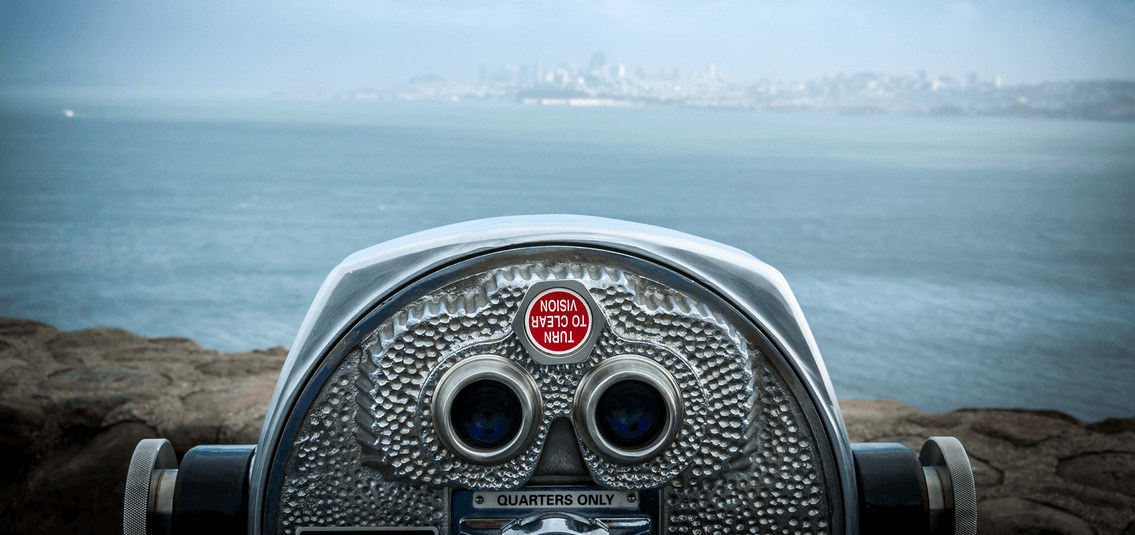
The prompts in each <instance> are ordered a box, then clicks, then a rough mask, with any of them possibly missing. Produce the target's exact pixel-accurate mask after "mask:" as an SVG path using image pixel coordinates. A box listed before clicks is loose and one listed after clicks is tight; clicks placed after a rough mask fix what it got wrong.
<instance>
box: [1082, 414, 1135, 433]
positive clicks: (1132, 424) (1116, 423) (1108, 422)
mask: <svg viewBox="0 0 1135 535" xmlns="http://www.w3.org/2000/svg"><path fill="white" fill-rule="evenodd" d="M1084 427H1085V429H1087V430H1088V431H1095V432H1096V433H1108V434H1115V433H1135V417H1132V418H1105V419H1103V420H1100V421H1098V422H1092V423H1090V424H1088V425H1086V426H1084Z"/></svg>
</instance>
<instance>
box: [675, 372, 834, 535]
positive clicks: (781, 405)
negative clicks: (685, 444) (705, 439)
mask: <svg viewBox="0 0 1135 535" xmlns="http://www.w3.org/2000/svg"><path fill="white" fill-rule="evenodd" d="M760 367H761V368H762V369H761V370H760V372H758V374H759V375H760V377H761V385H760V393H759V396H760V413H759V415H758V417H757V429H758V434H757V441H756V442H755V444H756V446H757V447H756V449H753V450H751V451H749V452H748V454H747V455H745V456H743V457H742V458H740V459H738V461H737V463H736V466H735V468H736V470H734V471H730V472H726V473H724V474H722V476H721V477H718V478H714V479H712V480H709V481H705V482H702V483H699V484H697V485H692V486H687V487H684V488H672V489H668V491H667V493H666V498H665V501H666V513H667V514H666V529H665V531H663V533H672V534H683V533H692V534H698V533H730V534H734V533H736V534H742V533H745V534H758V533H791V534H804V533H811V534H822V533H833V532H834V531H833V526H832V525H831V524H832V523H831V521H830V519H831V516H830V515H831V512H830V509H829V507H828V504H827V503H826V500H827V499H828V495H827V489H826V488H825V487H826V482H825V478H824V474H823V473H822V471H821V469H820V463H818V462H817V461H818V458H819V455H820V451H819V450H818V448H817V447H816V444H815V440H816V437H815V436H814V435H813V434H812V433H811V432H810V431H809V429H808V428H807V425H806V424H805V419H804V414H803V411H802V410H801V407H800V405H799V403H798V402H797V401H796V400H795V399H794V398H793V396H792V395H791V393H790V392H789V390H788V388H787V385H785V383H784V379H782V378H781V377H779V376H778V375H777V373H776V372H775V371H774V370H773V369H772V368H771V367H770V366H769V363H768V361H767V360H763V362H762V363H761V364H760Z"/></svg>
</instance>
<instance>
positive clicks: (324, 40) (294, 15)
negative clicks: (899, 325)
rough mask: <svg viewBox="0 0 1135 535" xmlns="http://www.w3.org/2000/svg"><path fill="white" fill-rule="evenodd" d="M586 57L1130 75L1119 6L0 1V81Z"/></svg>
mask: <svg viewBox="0 0 1135 535" xmlns="http://www.w3.org/2000/svg"><path fill="white" fill-rule="evenodd" d="M471 4H476V5H471ZM662 4H665V6H663V5H662ZM738 4H742V5H738ZM595 51H603V52H604V53H605V54H606V56H607V58H608V61H609V62H611V63H625V64H626V65H627V66H628V67H629V68H630V69H631V70H635V69H638V68H639V67H640V66H641V67H646V68H647V69H649V70H651V71H657V70H658V69H661V68H674V67H682V68H685V69H701V70H705V69H707V68H708V66H709V64H711V63H712V64H716V65H717V66H718V68H719V69H721V70H723V71H724V72H725V73H726V74H727V75H728V76H730V77H731V78H733V79H736V80H740V81H751V80H756V79H760V78H766V77H767V78H779V79H807V78H815V77H820V76H824V75H829V74H837V73H840V72H844V73H853V72H859V71H877V72H884V73H889V74H909V75H913V74H915V73H917V72H918V71H919V70H920V69H925V70H926V71H927V72H929V73H930V74H931V75H940V74H948V75H952V76H956V77H964V76H965V75H966V74H968V73H970V72H976V73H978V74H979V75H980V76H981V77H982V78H985V79H990V78H992V77H993V76H995V75H1001V76H1002V77H1004V79H1005V80H1006V81H1007V82H1008V83H1031V82H1039V81H1045V80H1070V79H1099V78H1124V79H1135V2H1131V1H1114V0H1112V1H1091V0H1083V1H1047V0H1035V1H999V2H988V3H984V2H969V1H934V0H930V1H909V0H901V1H894V2H863V3H850V2H848V3H845V2H826V1H801V2H787V1H777V2H746V3H742V2H681V3H678V2H665V3H663V2H657V3H648V2H644V1H639V0H595V1H581V2H559V3H553V2H525V3H517V2H465V1H453V2H410V1H405V2H394V1H366V2H364V1H323V2H303V3H300V2H271V3H268V2H264V3H261V2H256V3H254V4H248V3H230V2H213V1H208V2H198V1H192V2H140V1H129V2H120V1H103V2H78V1H74V2H72V1H67V2H52V1H42V0H37V1H30V2H23V1H18V2H14V1H10V0H0V84H3V85H5V86H24V85H80V86H110V87H127V88H140V89H159V90H160V89H172V88H179V89H183V90H208V91H221V92H225V91H231V92H274V91H285V92H303V91H312V90H330V91H337V90H344V89H356V88H360V87H373V88H382V87H386V86H389V85H392V84H397V83H400V82H403V81H406V80H407V79H409V78H410V77H413V76H418V75H423V74H435V75H438V76H442V77H447V78H454V79H464V80H475V79H476V78H477V73H478V69H479V67H480V65H482V64H485V65H489V66H490V68H496V67H498V66H500V65H504V64H513V65H516V64H519V63H531V62H534V61H535V60H537V59H540V60H543V61H544V63H545V65H552V66H554V65H557V64H559V63H561V62H564V63H568V64H572V65H585V64H586V63H587V61H588V59H589V58H590V57H591V55H592V53H594V52H595Z"/></svg>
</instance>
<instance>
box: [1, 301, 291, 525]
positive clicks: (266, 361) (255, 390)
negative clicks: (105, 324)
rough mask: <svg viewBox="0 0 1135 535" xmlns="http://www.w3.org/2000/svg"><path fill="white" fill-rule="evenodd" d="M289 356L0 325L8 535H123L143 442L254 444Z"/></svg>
mask: <svg viewBox="0 0 1135 535" xmlns="http://www.w3.org/2000/svg"><path fill="white" fill-rule="evenodd" d="M286 354H287V351H285V350H283V349H282V348H274V349H271V350H266V351H255V352H249V353H231V354H221V353H217V352H216V351H210V350H207V349H204V348H202V347H200V346H199V345H197V344H196V343H194V342H192V341H190V340H185V339H177V338H142V337H138V336H134V335H132V334H130V333H128V332H126V331H122V330H119V329H86V330H81V331H74V332H60V331H58V330H56V329H55V328H53V327H51V326H49V325H45V324H42V323H38V322H34V321H27V320H16V319H3V318H0V363H2V364H0V366H2V368H0V373H2V377H0V429H4V432H3V433H0V455H3V456H4V457H3V459H4V462H3V463H0V466H2V467H3V468H0V532H3V533H116V532H121V515H122V493H123V486H124V484H125V476H126V467H127V466H128V465H129V461H130V456H131V454H132V453H133V451H134V446H136V445H137V443H138V441H139V440H141V439H143V438H149V437H158V436H161V437H166V438H169V439H170V440H171V442H172V443H173V444H174V446H175V448H176V449H177V450H178V454H182V453H184V452H185V450H187V449H189V448H191V447H193V446H196V445H198V444H202V443H218V442H230V443H231V442H237V443H254V442H255V441H256V439H257V436H258V434H259V431H260V426H261V424H262V422H263V420H264V412H265V410H266V408H267V403H268V398H269V397H270V396H271V394H272V388H273V387H274V386H275V383H276V378H277V375H278V374H279V371H280V369H281V367H282V366H283V362H284V358H285V356H286Z"/></svg>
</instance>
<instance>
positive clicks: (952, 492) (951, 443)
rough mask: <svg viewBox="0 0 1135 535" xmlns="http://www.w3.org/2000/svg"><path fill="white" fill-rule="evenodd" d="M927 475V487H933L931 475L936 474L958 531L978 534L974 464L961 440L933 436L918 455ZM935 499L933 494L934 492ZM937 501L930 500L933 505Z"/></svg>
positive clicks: (965, 534)
mask: <svg viewBox="0 0 1135 535" xmlns="http://www.w3.org/2000/svg"><path fill="white" fill-rule="evenodd" d="M918 461H919V462H920V463H922V466H923V469H924V471H925V472H926V475H927V476H928V477H927V490H928V491H933V490H934V489H932V488H931V487H932V485H931V481H930V479H931V478H932V477H933V475H932V474H936V475H937V476H938V477H937V479H938V480H939V485H940V488H941V496H940V497H941V499H942V500H943V502H944V503H942V504H941V505H942V508H941V509H939V510H943V511H944V512H946V514H949V513H950V512H952V514H953V518H952V519H946V520H947V522H949V521H950V520H952V522H953V526H954V534H955V535H977V486H976V485H975V484H974V481H973V467H972V466H971V465H970V463H969V455H966V449H965V447H963V446H962V443H961V441H959V440H958V439H956V438H954V437H930V438H929V439H927V440H926V443H925V444H923V445H922V453H920V454H919V456H918ZM931 500H932V501H933V500H934V495H933V494H932V495H931ZM934 505H935V504H933V503H932V504H931V508H932V509H934Z"/></svg>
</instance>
